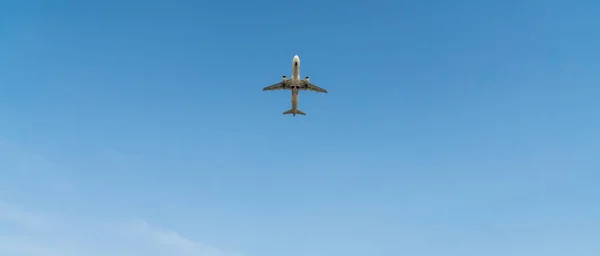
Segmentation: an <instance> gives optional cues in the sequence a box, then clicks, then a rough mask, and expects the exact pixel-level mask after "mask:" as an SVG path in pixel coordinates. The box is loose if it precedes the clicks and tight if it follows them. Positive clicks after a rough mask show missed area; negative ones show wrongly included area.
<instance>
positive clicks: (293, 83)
mask: <svg viewBox="0 0 600 256" xmlns="http://www.w3.org/2000/svg"><path fill="white" fill-rule="evenodd" d="M274 90H291V91H292V108H291V109H290V110H288V111H285V112H283V114H284V115H289V114H292V115H294V117H296V115H303V116H305V115H306V113H304V112H302V111H301V110H299V109H298V93H299V91H300V90H308V91H314V92H324V93H327V90H325V89H323V88H321V87H318V86H316V85H314V84H311V83H310V82H309V77H308V76H307V77H305V78H304V80H302V79H300V57H298V55H296V56H294V59H293V61H292V78H290V79H286V76H283V77H282V79H281V82H279V83H276V84H274V85H270V86H267V87H265V88H263V91H274Z"/></svg>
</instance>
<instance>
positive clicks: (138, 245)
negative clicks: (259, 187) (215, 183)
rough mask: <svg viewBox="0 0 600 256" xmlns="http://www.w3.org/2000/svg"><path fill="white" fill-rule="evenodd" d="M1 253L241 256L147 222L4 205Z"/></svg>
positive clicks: (32, 255) (0, 208)
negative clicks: (67, 215) (68, 215)
mask: <svg viewBox="0 0 600 256" xmlns="http://www.w3.org/2000/svg"><path fill="white" fill-rule="evenodd" d="M0 227H2V228H0V230H1V231H0V255H16V254H18V255H30V256H54V255H57V256H58V255H60V256H71V255H73V256H75V255H77V256H81V255H90V256H95V255H125V256H128V255H148V256H162V255H172V256H240V254H239V253H236V252H230V251H225V250H221V249H218V248H214V247H211V246H208V245H204V244H202V243H200V242H197V241H194V240H192V239H189V238H186V237H183V236H181V235H179V234H178V233H177V232H175V231H170V230H164V229H160V228H157V227H153V226H151V225H150V224H148V223H147V222H145V221H142V220H133V221H116V222H115V221H109V220H91V219H83V218H75V219H73V218H69V219H67V218H64V217H63V218H61V217H53V216H50V215H49V214H44V213H39V212H30V211H25V210H23V209H21V208H19V207H16V206H14V205H11V204H7V203H1V204H0Z"/></svg>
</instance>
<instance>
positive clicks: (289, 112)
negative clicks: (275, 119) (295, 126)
mask: <svg viewBox="0 0 600 256" xmlns="http://www.w3.org/2000/svg"><path fill="white" fill-rule="evenodd" d="M283 114H284V115H290V114H291V115H303V116H305V115H306V113H304V112H302V111H300V110H299V109H296V112H295V113H294V110H293V109H290V110H288V111H285V112H283Z"/></svg>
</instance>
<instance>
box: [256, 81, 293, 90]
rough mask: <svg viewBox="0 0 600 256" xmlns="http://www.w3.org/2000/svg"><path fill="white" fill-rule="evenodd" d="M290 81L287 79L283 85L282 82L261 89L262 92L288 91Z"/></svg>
mask: <svg viewBox="0 0 600 256" xmlns="http://www.w3.org/2000/svg"><path fill="white" fill-rule="evenodd" d="M290 80H292V79H288V80H286V81H285V83H284V82H283V81H281V82H279V83H276V84H274V85H270V86H267V87H265V88H263V91H275V90H286V89H288V90H289V89H290V84H291V83H290Z"/></svg>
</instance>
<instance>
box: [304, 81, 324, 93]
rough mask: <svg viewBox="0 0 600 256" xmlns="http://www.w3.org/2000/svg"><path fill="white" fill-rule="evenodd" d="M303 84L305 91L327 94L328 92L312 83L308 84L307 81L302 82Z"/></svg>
mask: <svg viewBox="0 0 600 256" xmlns="http://www.w3.org/2000/svg"><path fill="white" fill-rule="evenodd" d="M302 83H303V84H304V88H303V89H304V90H309V91H313V92H324V93H327V90H325V89H323V88H321V87H319V86H316V85H314V84H311V83H310V82H306V80H302Z"/></svg>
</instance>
